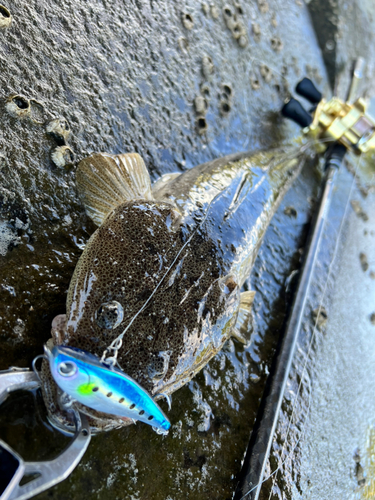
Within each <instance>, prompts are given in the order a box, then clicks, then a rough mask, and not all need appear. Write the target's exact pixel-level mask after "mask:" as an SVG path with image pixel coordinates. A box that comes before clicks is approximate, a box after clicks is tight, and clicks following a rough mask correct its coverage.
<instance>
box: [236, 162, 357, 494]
mask: <svg viewBox="0 0 375 500" xmlns="http://www.w3.org/2000/svg"><path fill="white" fill-rule="evenodd" d="M361 158H362V155H361V156H360V157H359V158H358V162H357V165H356V168H355V172H354V176H353V180H352V182H351V186H350V190H349V195H348V198H347V200H346V204H345V209H344V214H343V217H342V220H341V223H340V227H339V231H338V234H337V238H336V243H335V247H334V251H333V256H332V259H331V262H330V264H329V267H328V276H327V279H326V281H325V285H324V290H323V293H322V298H321V301H320V305H319V308H318V313H317V316H316V320H315V324H314V329H313V332H312V334H311V339H310V342H309V347H308V350H307V353H306V360H305V363H304V366H303V369H302V374H301V381H300V383H299V385H298V390H297V394H296V397H295V400H294V403H293V408H292V414H291V416H290V419H289V424H288V428H287V432H286V437H285V440H284V443H283V447H282V449H281V453H280V455H281V456H282V454H283V452H284V450H285V447H286V444H287V440H288V436H289V433H290V428H291V425H292V419H293V416H294V413H295V409H296V405H297V400H298V397H299V394H300V393H301V389H302V382H303V379H304V376H305V372H306V368H307V363H308V360H309V357H310V352H311V349H312V345H313V342H314V340H315V336H316V330H317V325H318V319H319V315H320V312H321V310H322V307H323V302H324V299H325V296H326V291H327V288H328V282H329V280H330V278H331V274H332V271H333V265H334V263H335V260H336V258H337V252H338V248H339V244H340V241H341V234H342V231H343V227H344V223H345V222H346V218H347V212H348V208H349V203H350V199H351V196H352V192H353V188H354V184H355V181H356V179H357V172H358V168H359V164H360V161H361ZM326 222H327V220H326V221H325V226H326ZM308 380H309V378H308ZM309 386H310V390H309V400H308V405H307V411H306V417H305V421H304V423H303V427H302V430H301V432H300V436H299V438H298V440H297V442H296V444H295V446H294V447H293V448H292V449H291V451H290V452H289V453H288V455H287V457H286V458H285V460H284V461H283V462H282V463H281V464H280V465H279V466H278V467H277V469H275V470H274V471H273V472H272V474H270V475H269V476H267V477H266V478H265V479H263V480H262V481H260V483H258V484H256V485H255V486H253V487H252V488H251V490H249V491H248V492H246V493H245V494H244V495H243V496H242V497H241V499H240V500H243V499H244V498H245V497H246V496H247V495H249V494H250V493H252V492H253V491H254V490H255V489H256V488H258V486H259V485H260V484H263V483H264V482H266V481H268V480H269V479H270V478H271V477H274V479H273V482H272V486H274V484H275V481H276V477H277V473H278V472H279V470H280V469H281V467H282V466H283V465H284V464H285V463H286V462H287V460H289V459H290V458H291V457H292V454H293V453H294V451H295V450H296V448H297V446H298V444H299V443H300V440H301V438H302V435H303V433H304V431H305V427H306V423H307V418H308V414H309V411H310V402H311V393H312V389H311V385H310V381H309ZM271 495H272V488H271V491H270V496H269V497H268V498H269V499H270V498H271Z"/></svg>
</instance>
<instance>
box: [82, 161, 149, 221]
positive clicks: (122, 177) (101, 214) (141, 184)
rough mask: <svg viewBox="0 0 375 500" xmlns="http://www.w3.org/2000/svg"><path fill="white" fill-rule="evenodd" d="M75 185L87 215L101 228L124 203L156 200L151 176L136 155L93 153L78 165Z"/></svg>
mask: <svg viewBox="0 0 375 500" xmlns="http://www.w3.org/2000/svg"><path fill="white" fill-rule="evenodd" d="M76 182H77V188H78V192H79V195H80V197H81V199H82V202H83V203H84V205H85V208H86V212H87V215H88V216H89V217H91V219H92V220H93V221H94V222H95V224H96V225H98V226H100V225H101V224H102V222H103V221H104V219H105V218H106V216H107V215H108V214H109V213H110V212H111V211H112V210H113V209H114V208H115V207H117V206H118V205H120V204H121V203H124V202H125V201H130V200H133V199H137V198H143V199H146V200H152V199H153V197H152V194H151V180H150V176H149V173H148V171H147V169H146V166H145V164H144V161H143V160H142V158H141V156H139V155H138V154H137V153H128V154H121V155H109V154H107V153H95V154H92V155H90V156H88V157H87V158H84V159H83V160H81V161H80V162H79V164H78V168H77V172H76Z"/></svg>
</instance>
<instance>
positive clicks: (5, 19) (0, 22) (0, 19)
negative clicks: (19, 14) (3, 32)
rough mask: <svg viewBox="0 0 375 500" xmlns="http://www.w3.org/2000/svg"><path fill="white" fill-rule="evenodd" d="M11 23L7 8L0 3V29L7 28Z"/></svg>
mask: <svg viewBox="0 0 375 500" xmlns="http://www.w3.org/2000/svg"><path fill="white" fill-rule="evenodd" d="M11 23H12V16H11V13H10V12H9V10H8V9H7V8H6V7H4V5H0V29H1V28H8V27H9V26H10V25H11Z"/></svg>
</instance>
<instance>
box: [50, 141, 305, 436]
mask: <svg viewBox="0 0 375 500" xmlns="http://www.w3.org/2000/svg"><path fill="white" fill-rule="evenodd" d="M295 156H296V155H295ZM93 161H94V160H93ZM300 164H301V161H300V160H299V159H298V158H296V157H295V158H294V159H291V157H290V156H288V154H287V153H286V152H285V151H284V150H278V151H267V152H260V153H256V154H253V155H245V154H241V155H233V156H230V157H225V158H222V159H219V160H215V161H212V162H210V163H206V164H204V165H200V166H198V167H195V168H193V169H191V170H189V171H187V172H185V173H183V174H181V175H178V176H177V177H176V176H175V177H172V178H171V179H168V178H162V179H161V180H160V181H158V182H157V183H156V184H155V185H154V186H153V190H152V195H153V198H154V199H135V200H130V201H127V202H125V203H122V204H119V205H118V206H116V207H115V208H114V209H113V210H112V211H111V212H110V213H109V214H108V215H107V217H106V218H105V220H104V221H103V223H102V224H101V226H100V227H99V228H98V229H97V230H96V231H95V233H94V234H93V235H92V236H91V238H90V240H89V241H88V243H87V245H86V247H85V250H84V251H83V254H82V256H81V258H80V259H79V261H78V263H77V266H76V269H75V272H74V275H73V277H72V280H71V283H70V287H69V292H68V298H67V321H66V325H65V326H64V328H63V329H60V330H59V331H58V332H57V331H55V334H54V338H53V339H52V342H53V343H55V344H64V345H70V346H74V347H78V348H81V349H84V350H86V351H88V352H90V353H93V354H95V355H97V356H99V357H101V356H102V354H103V352H104V350H105V349H106V348H107V347H108V345H109V344H110V343H111V342H112V341H113V340H114V339H115V338H116V337H117V336H118V335H119V334H120V333H122V332H123V331H124V329H125V328H126V327H127V325H129V323H130V321H131V320H132V319H133V317H134V316H135V315H136V313H137V312H138V311H139V310H140V309H141V307H142V306H143V305H144V303H145V302H146V301H148V303H147V307H146V308H145V309H144V310H143V311H142V312H141V314H139V315H138V316H137V317H136V318H135V319H134V321H133V322H132V324H131V326H130V327H129V328H128V330H127V331H126V334H125V335H124V338H123V345H122V347H121V349H120V351H119V353H118V362H119V366H120V367H121V369H122V370H123V371H124V372H125V373H126V374H128V375H129V376H131V377H132V378H133V379H134V380H136V381H137V382H138V383H139V384H140V385H141V386H142V387H143V388H145V389H146V390H147V391H148V392H149V393H150V394H151V395H153V396H155V399H156V400H157V399H158V398H159V397H161V396H160V394H161V393H164V394H171V393H173V392H174V391H176V390H177V389H178V388H180V387H181V386H183V385H184V384H186V383H187V382H188V381H189V380H191V378H192V377H194V375H195V374H196V373H197V372H198V371H199V370H201V369H202V368H203V367H204V366H205V365H206V364H207V362H208V361H209V360H210V359H211V358H212V357H213V356H215V354H217V353H218V352H219V350H220V349H221V348H222V346H223V345H224V343H225V342H226V340H228V338H229V337H230V336H231V335H233V333H234V331H235V324H236V321H237V316H238V313H239V306H240V300H241V297H240V288H241V286H242V285H243V283H244V281H245V279H246V278H247V277H248V276H249V273H250V271H251V268H252V266H253V263H254V260H255V257H256V254H257V251H258V249H259V246H260V244H261V241H262V237H263V235H264V233H265V231H266V228H267V226H268V224H269V222H270V220H271V218H272V216H273V214H274V212H275V210H276V208H277V207H278V205H279V203H280V201H281V199H282V197H283V195H284V193H285V192H286V190H287V188H288V187H289V185H290V184H291V182H292V181H293V179H294V178H295V176H296V175H297V173H298V171H299V166H300ZM166 179H167V180H166ZM179 252H181V253H180V255H179V257H178V259H177V260H176V262H174V264H173V265H172V263H173V261H174V259H175V258H176V256H177V255H178V253H179ZM169 268H170V269H169ZM168 269H169V270H168ZM161 280H162V282H161V284H160V285H159V287H158V289H157V291H156V292H154V290H155V288H156V287H157V285H158V284H159V283H160V281H161ZM110 301H117V302H118V303H120V304H121V306H122V308H123V319H122V321H121V323H120V324H119V325H118V326H116V328H114V329H112V330H110V329H103V328H101V327H100V325H98V322H97V321H96V314H97V311H98V310H99V308H100V307H101V305H102V304H103V303H108V302H110ZM43 377H44V384H43V394H44V399H45V401H46V406H47V409H49V412H50V417H51V419H52V420H53V419H54V420H55V422H56V423H57V422H59V423H60V425H62V426H64V418H65V417H64V415H63V413H62V412H61V411H59V410H58V405H56V404H55V402H56V400H57V397H56V396H57V394H56V388H55V387H54V386H53V384H51V381H50V378H48V374H47V373H44V375H43ZM81 410H82V411H85V408H81ZM89 414H90V416H91V421H90V422H91V425H92V426H93V427H95V428H96V429H97V430H107V429H111V428H113V427H116V426H119V425H126V424H128V423H131V421H130V420H129V421H128V422H119V421H118V420H117V421H114V420H111V418H112V417H110V416H108V415H104V414H93V413H92V412H91V413H89Z"/></svg>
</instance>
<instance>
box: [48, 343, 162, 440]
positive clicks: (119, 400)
mask: <svg viewBox="0 0 375 500" xmlns="http://www.w3.org/2000/svg"><path fill="white" fill-rule="evenodd" d="M46 354H47V356H48V360H49V365H50V370H51V373H52V376H53V378H54V380H55V382H56V383H57V385H58V386H59V387H60V389H62V390H63V391H64V392H66V394H68V395H69V396H71V397H72V398H73V399H74V400H76V401H78V402H79V403H82V404H83V405H85V406H88V407H89V408H92V409H94V410H97V411H100V412H103V413H109V414H111V415H117V416H119V417H127V418H131V419H134V420H140V421H141V422H144V423H145V424H148V425H151V426H152V427H153V428H154V429H155V430H156V431H157V432H159V433H163V434H166V433H168V429H169V427H170V422H169V420H168V418H167V417H166V415H165V414H164V413H163V411H162V410H161V408H160V407H159V406H158V405H157V404H156V403H155V401H154V400H153V399H152V397H151V396H150V395H149V394H148V393H147V392H146V391H145V390H144V389H143V388H142V387H141V386H140V385H139V384H138V383H137V382H136V381H135V380H133V379H132V378H131V377H129V376H128V375H126V374H125V373H124V372H122V371H120V370H118V369H117V368H108V367H107V366H105V365H104V364H103V363H101V362H100V360H99V358H97V357H96V356H93V355H92V354H90V353H88V352H85V351H82V350H80V349H75V348H72V347H68V346H55V347H54V348H53V349H52V351H49V350H48V349H46Z"/></svg>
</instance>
